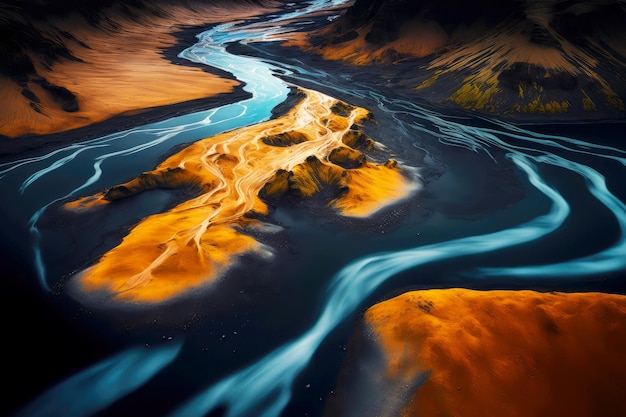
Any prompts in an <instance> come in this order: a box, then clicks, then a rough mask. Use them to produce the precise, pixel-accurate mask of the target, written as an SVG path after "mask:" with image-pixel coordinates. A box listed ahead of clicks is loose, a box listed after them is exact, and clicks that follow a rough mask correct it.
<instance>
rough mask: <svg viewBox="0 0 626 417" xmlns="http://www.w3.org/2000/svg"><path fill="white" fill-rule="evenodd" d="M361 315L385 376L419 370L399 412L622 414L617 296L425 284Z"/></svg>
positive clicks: (623, 327)
mask: <svg viewBox="0 0 626 417" xmlns="http://www.w3.org/2000/svg"><path fill="white" fill-rule="evenodd" d="M364 319H365V322H366V324H367V326H369V328H371V329H372V331H373V338H374V341H375V343H377V344H378V345H379V346H380V347H381V349H382V351H383V352H384V356H385V357H386V363H387V366H386V371H385V378H386V379H387V380H393V381H396V382H397V383H399V384H410V383H411V381H415V379H416V378H417V377H419V376H420V375H422V376H423V375H427V378H426V380H425V382H424V383H423V384H422V385H421V386H419V387H417V389H416V391H415V392H413V393H411V394H410V398H407V399H405V400H406V404H405V406H404V408H403V411H402V413H401V414H400V415H402V416H452V415H454V416H466V417H471V416H476V417H478V416H480V417H484V416H499V417H514V416H515V417H517V416H520V417H521V416H553V415H554V416H581V417H582V416H609V415H610V416H621V415H626V401H624V392H626V356H624V351H625V349H626V297H624V296H621V295H612V294H604V293H539V292H533V291H471V290H465V289H448V290H426V291H416V292H410V293H406V294H403V295H401V296H399V297H396V298H393V299H391V300H388V301H385V302H382V303H380V304H377V305H375V306H373V307H372V308H370V309H369V310H368V311H367V312H366V313H365V318H364ZM425 373H427V374H425ZM382 395H385V394H382Z"/></svg>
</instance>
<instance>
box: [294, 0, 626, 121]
mask: <svg viewBox="0 0 626 417" xmlns="http://www.w3.org/2000/svg"><path fill="white" fill-rule="evenodd" d="M624 22H626V4H625V3H624V2H622V1H616V0H606V1H582V2H575V1H569V0H521V1H506V2H496V1H492V0H480V1H478V2H471V3H469V2H462V1H460V0H442V1H434V0H424V1H420V2H414V1H409V0H386V1H385V0H357V1H356V2H355V3H354V5H353V6H352V7H351V8H349V9H348V10H347V11H346V13H345V15H344V16H342V17H341V18H339V19H337V20H336V21H335V22H333V24H331V25H329V26H327V27H325V28H323V29H321V30H318V31H317V32H315V33H313V34H309V35H308V37H307V43H308V45H307V46H306V48H307V49H309V50H314V51H316V52H318V53H320V54H321V55H322V56H324V57H325V58H327V59H334V60H343V61H346V62H349V63H351V64H353V65H357V66H370V65H393V66H395V67H396V69H397V71H396V79H395V80H394V81H393V82H395V83H396V84H397V85H398V86H402V87H408V88H411V89H415V91H417V92H419V94H420V95H421V96H422V97H424V98H427V99H430V100H433V101H437V102H440V103H454V104H455V105H458V106H460V107H462V108H464V109H468V110H476V111H481V112H489V113H495V114H500V115H505V116H513V117H524V116H525V115H531V116H533V117H534V116H537V115H550V116H552V117H554V116H556V117H567V118H570V119H572V118H581V117H582V118H585V119H586V118H604V117H618V118H622V117H626V109H625V106H624V101H626V24H624ZM384 71H385V74H386V76H389V74H393V69H392V68H385V69H384Z"/></svg>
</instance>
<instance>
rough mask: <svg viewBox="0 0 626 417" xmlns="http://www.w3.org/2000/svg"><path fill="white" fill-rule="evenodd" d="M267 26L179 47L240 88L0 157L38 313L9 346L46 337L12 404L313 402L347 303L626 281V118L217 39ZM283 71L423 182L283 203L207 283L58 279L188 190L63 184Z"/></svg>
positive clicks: (205, 118)
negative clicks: (519, 118)
mask: <svg viewBox="0 0 626 417" xmlns="http://www.w3.org/2000/svg"><path fill="white" fill-rule="evenodd" d="M312 3H313V5H312V6H311V7H324V6H327V5H328V4H329V3H328V2H312ZM334 3H337V4H338V3H340V2H334ZM295 7H296V6H295V5H294V6H293V9H292V10H286V11H285V14H284V15H277V16H274V17H272V18H271V19H274V23H273V24H274V28H275V30H276V31H280V30H284V29H285V28H281V25H280V22H281V20H285V19H286V18H287V17H289V18H293V17H298V16H299V18H300V19H306V13H305V12H306V11H303V10H299V11H298V10H296V9H295ZM266 33H267V32H266V29H265V28H264V29H262V30H260V29H259V28H258V26H257V23H255V22H248V23H242V24H240V25H238V26H237V27H231V26H229V25H224V26H218V27H215V28H212V29H210V30H209V31H207V32H205V33H204V34H202V35H200V36H199V42H198V44H196V45H194V46H193V47H192V48H190V49H188V50H185V51H183V52H182V53H181V56H182V57H185V58H188V59H192V60H194V61H199V62H210V63H211V64H212V65H216V66H217V67H219V68H220V69H225V70H229V71H232V72H233V74H234V75H235V76H237V77H239V78H240V79H242V80H244V81H245V82H246V83H247V86H246V89H247V91H250V92H251V93H252V94H253V96H252V98H250V99H248V100H245V101H243V102H241V103H235V104H231V105H226V106H223V107H220V108H217V109H211V110H207V111H204V112H199V113H194V114H191V115H185V116H180V117H176V118H173V119H169V120H166V121H162V122H158V123H154V124H150V125H147V126H142V127H138V128H135V129H131V130H128V131H125V132H120V133H115V134H111V135H107V136H105V137H102V138H96V139H93V140H90V141H87V142H82V143H78V144H72V145H69V146H67V147H60V148H58V149H53V150H50V149H48V150H46V151H45V152H43V151H40V152H33V153H32V154H31V155H20V157H19V159H15V160H11V159H10V158H9V159H5V160H2V161H0V176H1V181H0V191H1V192H2V195H3V202H2V204H0V213H1V214H2V215H3V218H4V219H5V224H6V227H4V228H3V230H2V238H3V242H4V243H3V244H4V246H5V247H6V251H7V252H9V251H10V253H12V254H13V255H15V256H14V257H13V259H12V261H13V262H12V264H13V265H14V266H21V265H24V268H23V269H22V270H21V271H19V272H14V273H11V274H8V275H10V276H8V277H7V280H8V281H9V288H15V289H16V293H17V294H21V295H23V296H24V297H23V299H24V304H23V306H22V308H23V309H24V310H23V311H29V312H30V314H32V313H35V314H36V315H37V316H40V321H39V322H38V323H37V322H35V323H30V324H26V325H24V326H21V325H20V326H19V327H20V329H19V330H18V331H16V332H15V333H13V334H15V338H23V339H24V340H19V341H16V344H17V345H18V347H16V349H15V351H16V352H17V351H18V350H19V346H27V345H33V344H37V345H41V346H45V347H46V349H45V352H60V353H56V354H51V353H43V354H41V355H40V356H39V357H37V358H31V362H30V365H29V366H30V367H31V368H32V367H34V368H37V369H40V370H41V372H40V373H39V374H38V375H39V377H38V380H37V381H30V383H29V384H26V385H24V386H23V388H24V392H23V394H22V395H23V398H19V399H18V398H16V399H15V400H14V401H15V402H16V404H15V406H18V405H19V406H23V407H24V408H21V411H20V412H18V413H17V414H16V415H19V416H21V415H24V416H25V415H28V416H46V415H51V414H50V410H59V409H63V410H64V412H63V415H66V416H89V415H101V416H105V415H106V416H109V415H110V416H119V415H137V414H142V415H154V416H157V415H172V416H178V415H180V416H194V415H198V416H202V415H206V414H207V413H211V412H214V413H216V414H215V415H220V413H223V414H224V415H227V416H232V417H234V416H268V417H269V416H279V415H284V416H293V415H310V416H319V415H321V413H322V411H323V407H324V403H325V400H326V399H327V398H328V397H329V396H330V395H333V394H332V390H333V387H334V383H335V379H336V377H337V375H338V372H339V366H340V365H341V361H342V359H343V356H344V355H345V349H344V346H345V345H346V344H347V341H348V338H349V336H350V331H351V329H352V324H353V321H354V320H355V319H356V317H358V315H359V314H360V313H361V312H362V311H363V310H364V309H365V308H367V307H368V306H369V305H371V304H372V303H374V302H376V301H379V300H381V299H384V298H386V297H389V296H391V295H396V294H398V293H399V292H401V291H404V290H407V289H415V288H441V287H456V286H460V287H467V288H532V289H538V290H563V291H573V290H596V291H606V292H619V293H625V292H626V286H625V285H624V278H626V276H625V275H626V256H624V254H625V253H626V240H625V239H626V233H625V231H626V206H625V203H624V202H625V201H626V188H625V187H624V186H623V181H622V178H623V176H624V174H625V171H626V146H624V144H623V132H624V131H625V130H624V124H625V123H606V124H599V123H598V124H594V125H593V127H588V126H583V127H581V126H575V125H549V126H548V125H544V126H525V127H523V128H521V127H516V126H513V125H509V124H506V123H502V122H499V121H497V120H485V119H473V118H467V117H459V115H452V114H446V113H442V112H439V111H436V110H433V109H428V108H424V107H421V106H420V105H417V104H415V103H413V102H409V101H406V100H404V99H402V98H398V97H396V96H392V92H389V91H384V90H382V89H377V87H376V86H375V85H367V84H363V83H353V82H351V81H350V80H349V77H346V76H345V74H339V75H333V74H332V71H328V72H325V71H320V70H319V69H316V68H310V67H308V66H307V64H305V63H303V62H296V61H295V60H294V59H291V58H289V57H288V56H284V57H283V61H284V62H276V57H275V56H274V57H272V59H273V60H274V61H273V62H269V59H265V60H263V59H260V58H254V57H249V56H243V55H233V54H232V53H231V52H228V51H227V50H226V48H225V45H226V44H227V43H229V42H240V41H242V40H246V39H248V40H250V38H253V39H255V40H257V41H261V40H262V38H263V36H265V34H266ZM265 52H267V55H266V58H267V56H269V54H270V53H271V48H269V49H267V50H266V51H265ZM259 53H261V51H260V50H259ZM300 66H301V67H300ZM244 77H245V78H244ZM291 83H293V84H295V85H303V86H306V87H307V88H314V86H318V88H319V89H320V90H321V91H323V92H324V93H326V94H330V95H332V96H334V97H337V98H340V99H342V100H345V101H347V102H349V103H351V104H355V105H358V106H361V107H365V108H367V109H369V110H371V111H372V113H373V115H374V117H375V119H376V121H377V124H371V125H367V126H366V127H365V129H366V131H367V133H368V134H369V135H370V136H371V137H372V138H374V139H375V140H377V141H379V142H381V143H383V144H384V145H385V146H387V147H388V148H389V150H390V151H391V153H392V154H394V155H395V157H396V158H397V159H398V160H399V161H400V162H401V163H403V164H405V165H406V166H411V167H416V168H417V169H418V170H419V172H420V175H421V176H422V178H423V184H424V188H423V189H422V191H421V192H420V193H418V194H417V195H415V196H414V197H413V198H411V199H410V200H408V201H405V202H403V203H401V204H399V205H397V206H394V207H391V208H389V209H387V210H384V211H383V212H381V213H378V214H377V215H375V216H373V217H372V218H371V219H367V220H356V219H345V218H339V217H333V216H329V215H328V213H324V212H315V211H313V212H311V211H308V210H306V209H302V208H296V207H282V208H279V209H278V210H276V211H275V212H273V213H272V214H271V216H270V217H271V219H272V223H273V224H275V225H279V226H281V227H282V230H281V231H279V232H272V233H268V234H265V235H262V237H261V239H264V240H265V242H266V243H267V244H268V245H270V246H271V247H273V248H274V249H275V250H276V254H275V257H274V259H273V260H269V261H268V260H260V259H256V258H252V257H249V258H248V257H246V258H244V259H243V260H242V262H241V263H240V265H239V266H238V267H237V268H236V269H234V270H233V271H231V272H229V274H228V275H227V276H226V277H225V278H224V279H223V280H222V281H220V282H219V283H218V284H217V285H214V286H213V287H212V288H211V289H210V290H208V291H206V292H204V293H200V294H193V295H192V296H190V297H188V298H185V299H183V300H179V301H177V302H175V303H172V304H169V305H165V306H162V307H158V308H153V309H126V310H120V309H113V310H111V309H110V308H107V307H106V306H102V305H98V304H97V302H96V303H91V304H89V305H83V304H81V303H80V302H79V301H77V300H76V299H75V298H73V297H72V296H71V294H70V293H69V292H68V291H67V286H66V284H67V282H68V281H71V279H72V276H73V274H74V273H76V272H77V271H80V270H81V269H83V268H85V267H87V266H89V265H90V264H91V263H93V262H94V261H95V260H96V259H97V257H98V256H100V255H101V254H102V253H104V252H105V251H106V250H108V249H110V248H111V247H113V246H114V245H115V244H116V243H117V242H119V239H121V237H123V235H124V233H125V231H126V230H128V228H129V227H131V226H132V225H134V224H135V223H136V222H137V221H139V220H140V219H141V218H143V217H145V216H147V215H149V214H152V213H157V212H160V211H162V210H165V209H166V208H167V207H171V206H172V205H173V204H175V202H176V201H178V200H180V199H181V198H183V197H184V196H181V195H177V194H176V193H174V192H170V191H152V192H149V193H145V194H143V195H140V196H136V197H133V198H130V199H128V200H126V201H123V202H121V203H120V204H119V205H116V206H115V207H114V208H112V207H107V208H106V209H104V210H102V211H99V212H98V214H97V215H94V214H75V213H74V214H70V213H67V212H64V211H63V210H61V209H60V205H61V203H62V202H64V201H66V200H68V199H70V198H77V197H80V196H84V195H89V194H93V193H94V192H97V191H101V190H102V189H104V188H106V187H109V186H111V185H115V184H118V183H121V182H124V181H127V180H128V179H130V178H133V177H135V176H136V175H137V174H139V173H141V172H143V171H146V170H150V169H152V168H154V166H155V165H156V164H157V163H158V162H159V161H160V160H161V159H162V158H163V155H165V154H168V153H169V152H171V149H172V148H175V147H178V146H180V145H181V144H184V143H189V142H193V141H195V140H198V139H200V138H204V137H207V136H211V135H215V134H217V133H219V132H223V131H227V130H231V129H234V128H236V127H240V126H245V125H249V124H252V123H257V122H260V121H263V120H267V119H268V118H269V117H270V116H271V110H272V108H273V107H274V106H276V105H278V104H279V103H281V102H282V101H283V100H285V98H286V96H287V93H288V91H289V87H290V86H291V85H292V84H291ZM299 83H301V84H299ZM20 280H29V281H28V282H22V281H20ZM18 281H19V282H18ZM16 327H17V326H16ZM16 327H15V328H16ZM24 327H26V328H24ZM12 328H13V327H12ZM31 373H33V372H31ZM34 373H35V374H37V372H34ZM130 375H132V376H133V377H132V378H131V377H130ZM101 392H107V395H105V396H100V395H96V393H101ZM52 414H54V412H53V413H52Z"/></svg>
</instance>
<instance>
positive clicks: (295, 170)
mask: <svg viewBox="0 0 626 417" xmlns="http://www.w3.org/2000/svg"><path fill="white" fill-rule="evenodd" d="M337 103H338V101H337V100H336V99H333V98H332V97H329V96H326V95H324V94H321V93H318V92H315V91H310V90H305V96H304V98H303V99H302V101H301V102H300V103H299V104H298V105H297V106H296V107H295V108H294V109H293V110H292V111H290V112H289V113H287V114H286V115H285V116H283V117H280V118H278V119H276V120H270V121H267V122H263V123H259V124H257V125H253V126H250V127H245V128H241V129H238V130H234V131H231V132H227V133H223V134H220V135H217V136H214V137H210V138H207V139H203V140H200V141H198V142H196V143H194V144H192V145H190V146H189V147H187V148H185V149H184V150H182V151H180V152H179V153H177V154H175V155H173V156H171V157H169V158H168V159H166V160H165V161H164V162H163V163H162V164H160V165H159V166H158V167H157V168H156V169H155V170H154V171H150V172H147V173H144V174H142V175H141V176H139V177H138V178H136V179H134V180H131V181H129V182H127V183H125V184H122V185H119V186H115V187H113V188H111V189H109V190H107V191H105V192H103V193H100V194H97V195H93V196H88V197H84V198H82V199H80V200H77V201H73V202H69V203H68V204H66V206H65V207H66V208H67V209H71V210H88V209H92V208H96V207H98V206H101V205H103V204H109V205H111V204H115V203H114V202H115V200H119V199H122V198H125V197H128V196H131V195H135V194H138V193H141V192H143V191H146V190H150V189H154V188H179V187H186V188H189V189H191V190H194V191H196V195H197V196H196V197H195V198H191V199H189V200H187V201H185V202H183V203H181V204H179V205H178V206H176V207H174V208H173V209H171V210H170V211H168V212H165V213H160V214H155V215H152V216H149V217H147V218H145V219H144V220H142V221H141V222H140V223H139V224H138V225H137V226H136V227H135V228H133V229H132V230H131V231H130V233H129V234H128V236H126V237H125V238H124V239H123V241H122V242H121V243H120V244H119V246H117V247H115V248H113V249H112V250H111V251H109V252H108V253H106V254H105V255H104V256H102V258H100V260H99V261H98V263H97V264H96V265H94V266H93V267H91V268H89V269H87V270H86V271H84V272H83V273H81V274H80V275H79V277H78V283H79V285H80V288H81V289H82V291H85V292H104V293H107V294H110V295H111V297H112V298H114V299H117V300H125V301H132V302H141V303H157V302H162V301H165V300H168V299H170V298H172V297H176V296H179V295H181V294H184V293H187V292H189V291H191V290H193V289H196V288H199V287H203V286H206V285H207V284H209V283H211V282H213V281H214V280H215V279H216V278H218V277H220V276H221V274H222V273H223V271H225V270H226V269H227V268H228V267H229V266H230V265H231V264H232V263H233V262H235V261H236V259H237V256H238V255H242V254H244V253H253V252H256V253H259V254H261V255H264V256H267V255H270V254H271V251H270V250H269V248H267V247H265V246H263V245H262V244H260V243H259V242H257V241H256V240H255V239H254V238H252V237H251V236H250V235H248V234H247V230H248V228H250V227H254V226H255V225H258V223H259V222H258V221H257V220H251V219H250V218H248V217H246V214H250V213H253V212H256V213H261V214H267V213H269V206H268V204H267V203H266V201H263V200H262V199H261V198H260V197H259V194H260V193H261V190H263V193H262V194H263V196H265V197H266V199H267V200H268V201H270V200H271V201H273V202H280V198H281V195H282V194H281V193H286V192H289V193H291V194H293V195H296V196H298V197H299V198H302V199H304V200H306V199H307V198H310V197H312V196H315V195H316V194H317V193H319V192H320V191H321V190H322V189H324V188H325V187H331V186H336V188H337V189H338V190H339V191H340V192H339V193H337V194H335V195H334V196H333V197H332V198H330V200H329V201H328V207H329V208H330V209H335V210H336V211H338V212H339V214H342V215H346V216H361V217H362V216H368V215H371V214H372V213H374V212H376V211H377V210H379V209H380V208H382V207H384V206H385V205H388V204H391V203H394V202H397V201H398V200H400V199H402V198H405V197H406V196H408V195H409V193H411V192H412V191H413V190H414V189H415V185H414V183H412V182H411V181H409V180H408V179H407V178H406V177H405V176H404V175H403V173H402V172H401V170H400V167H399V166H398V165H397V164H395V163H390V162H388V163H386V164H382V165H380V164H376V163H374V162H371V161H367V160H366V158H365V157H363V158H358V157H357V156H354V155H355V154H356V155H360V153H359V152H358V151H357V150H354V149H352V151H353V152H347V153H346V155H352V157H353V158H355V159H356V160H357V164H359V166H356V167H354V168H344V167H341V166H339V165H335V164H334V163H332V162H330V161H329V155H330V154H331V153H332V152H333V151H334V150H336V149H340V148H343V147H346V148H347V147H349V146H348V145H347V144H346V143H353V142H354V143H355V144H356V143H358V144H363V143H364V144H368V145H370V146H371V144H373V143H374V142H373V141H371V139H369V142H368V140H365V139H363V136H364V135H359V134H356V133H355V130H354V127H355V125H356V124H357V123H358V122H359V121H361V120H363V119H364V118H365V117H367V116H368V115H369V113H368V111H367V110H365V109H362V108H358V107H352V106H349V105H346V104H345V103H343V104H342V105H341V106H337ZM337 109H341V111H340V110H337ZM355 138H360V139H361V140H360V142H357V141H356V140H355ZM355 146H356V145H355ZM350 149H351V148H350ZM349 159H350V158H349V157H345V158H339V157H337V162H341V163H344V162H346V161H347V160H349ZM283 180H284V181H283ZM281 181H283V182H281Z"/></svg>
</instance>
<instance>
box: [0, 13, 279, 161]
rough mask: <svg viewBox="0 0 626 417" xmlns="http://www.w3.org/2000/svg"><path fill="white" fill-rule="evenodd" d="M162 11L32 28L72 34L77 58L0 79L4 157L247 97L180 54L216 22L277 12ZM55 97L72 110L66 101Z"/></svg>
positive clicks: (71, 47)
mask: <svg viewBox="0 0 626 417" xmlns="http://www.w3.org/2000/svg"><path fill="white" fill-rule="evenodd" d="M157 7H158V6H154V8H155V9H156V8H157ZM161 9H162V10H161ZM159 10H161V11H162V12H163V13H162V14H160V15H159V14H156V12H155V11H154V10H143V14H142V15H131V16H128V15H126V14H124V13H122V12H120V11H119V10H116V9H114V8H111V9H108V10H107V11H106V13H105V16H106V18H107V19H108V20H107V21H106V22H105V23H98V24H97V25H96V26H94V25H93V24H92V23H88V22H87V21H85V20H84V18H81V17H78V16H74V15H72V16H69V17H64V18H62V19H61V18H56V17H55V18H53V21H51V22H47V23H45V24H44V23H41V22H35V24H36V25H39V26H40V27H41V29H40V30H41V31H42V33H45V30H48V27H47V26H46V25H56V26H58V27H59V28H60V30H62V31H64V33H68V34H70V36H71V37H68V38H67V40H66V42H65V43H66V45H65V46H66V47H67V49H68V50H69V51H71V55H72V57H73V59H59V60H58V61H56V62H54V63H52V65H50V66H49V67H46V66H45V65H41V64H40V63H36V65H35V69H36V72H35V73H34V75H29V76H27V78H26V79H23V80H19V81H17V80H15V79H11V78H10V77H6V76H0V89H1V90H2V92H3V94H1V95H0V105H1V106H2V108H3V114H2V117H1V118H0V155H9V154H16V153H20V152H24V151H28V150H32V149H35V148H40V147H43V146H48V145H51V144H56V143H61V142H62V143H68V142H72V141H79V140H84V139H89V138H92V137H96V136H102V135H104V134H107V133H111V132H114V131H120V130H124V129H127V128H131V127H134V126H138V125H142V124H145V123H149V122H154V121H158V120H163V119H166V118H169V117H172V116H175V115H180V114H185V113H190V112H194V111H199V110H203V109H207V108H211V107H215V106H217V105H218V104H228V103H233V102H236V101H240V100H242V99H244V98H246V97H249V94H248V93H246V92H245V91H243V90H242V86H241V84H240V83H239V82H238V81H236V80H235V79H234V78H233V77H232V76H231V75H229V74H226V73H225V72H223V71H219V70H215V69H213V68H209V67H207V66H200V65H197V64H193V63H191V62H189V61H187V60H183V59H181V58H178V56H177V55H178V53H179V52H180V51H182V50H183V49H185V48H186V47H188V46H191V45H192V44H193V43H194V42H195V40H194V37H195V35H196V34H198V33H200V32H202V31H203V30H204V29H206V27H207V26H210V25H211V24H214V23H217V22H223V21H232V20H237V19H242V18H246V17H250V16H255V15H258V14H261V13H266V12H268V11H269V10H272V9H270V8H267V7H265V8H264V7H259V6H253V5H250V4H245V5H236V6H235V7H229V8H225V7H223V6H216V5H211V6H206V5H204V6H196V7H195V8H191V7H184V6H176V5H172V6H166V7H161V8H160V9H159ZM172 22H176V24H175V25H172ZM146 23H149V24H146ZM107 25H111V26H112V27H109V26H107ZM55 91H56V92H59V91H62V92H63V93H64V96H67V98H69V99H71V101H72V104H73V105H72V106H68V105H67V103H65V104H64V103H61V102H60V101H59V97H57V96H58V94H55V93H54V92H55Z"/></svg>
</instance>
